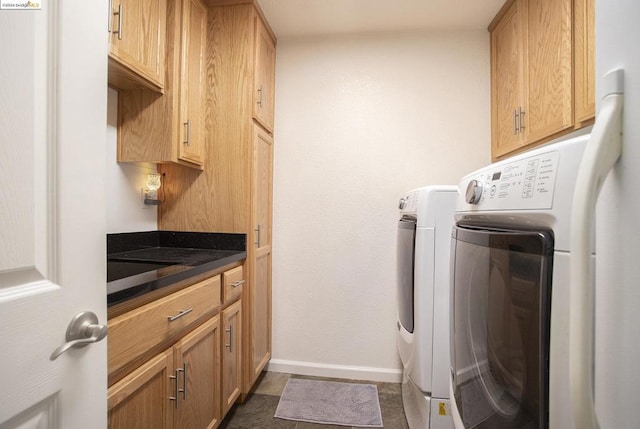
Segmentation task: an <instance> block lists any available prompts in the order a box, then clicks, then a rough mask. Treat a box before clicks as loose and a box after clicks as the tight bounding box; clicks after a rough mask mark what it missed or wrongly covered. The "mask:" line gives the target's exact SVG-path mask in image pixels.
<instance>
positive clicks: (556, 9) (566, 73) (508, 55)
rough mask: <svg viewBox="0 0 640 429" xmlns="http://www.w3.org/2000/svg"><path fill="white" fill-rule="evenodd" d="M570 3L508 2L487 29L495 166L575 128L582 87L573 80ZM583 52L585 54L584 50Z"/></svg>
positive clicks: (543, 0) (553, 0) (548, 0)
mask: <svg viewBox="0 0 640 429" xmlns="http://www.w3.org/2000/svg"><path fill="white" fill-rule="evenodd" d="M583 1H586V0H583ZM573 3H574V2H573V1H572V0H509V1H507V3H505V5H504V6H503V8H502V9H501V11H500V12H499V13H498V16H497V17H496V18H495V19H494V21H493V22H492V23H491V25H490V27H489V30H490V32H491V85H492V90H491V99H492V100H491V105H492V145H491V149H492V157H493V159H494V160H496V159H499V158H502V157H504V156H507V155H510V154H512V153H514V152H518V151H522V150H525V149H528V148H530V147H533V146H534V145H536V144H540V143H544V142H546V141H549V140H551V139H553V138H555V137H558V136H560V135H562V134H563V133H566V132H568V131H571V130H573V129H574V127H575V126H576V125H578V126H579V125H580V124H577V122H579V120H578V119H577V117H574V111H575V112H576V113H577V111H578V110H579V109H578V106H577V103H578V97H577V94H578V92H580V91H581V90H582V88H583V86H584V83H583V81H581V80H579V79H577V78H576V79H575V80H574V72H577V71H578V68H577V65H576V67H574V54H575V53H576V50H575V49H574V45H573V43H574V26H575V25H576V24H575V23H576V21H575V20H574V19H573V16H574V9H573V7H574V6H573ZM585 8H586V6H585ZM585 13H587V12H586V11H585ZM591 24H592V23H591ZM585 25H586V26H588V23H587V24H585ZM583 31H586V32H588V30H587V29H583ZM583 49H585V50H586V51H587V52H588V49H589V48H588V47H586V46H585V47H584V48H583ZM589 61H591V62H593V56H591V58H590V59H586V60H585V65H587V63H588V62H589ZM578 87H579V88H578ZM574 89H575V90H574ZM574 92H575V94H576V96H574ZM590 96H591V95H589V94H586V95H585V96H584V97H583V98H584V99H587V98H589V97H590Z"/></svg>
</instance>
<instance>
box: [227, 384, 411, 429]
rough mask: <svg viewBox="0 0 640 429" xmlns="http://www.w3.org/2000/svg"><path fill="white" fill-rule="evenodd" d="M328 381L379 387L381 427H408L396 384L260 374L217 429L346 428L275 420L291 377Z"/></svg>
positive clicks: (392, 428) (397, 428)
mask: <svg viewBox="0 0 640 429" xmlns="http://www.w3.org/2000/svg"><path fill="white" fill-rule="evenodd" d="M290 377H293V378H307V379H313V380H330V381H341V382H351V383H369V384H375V385H376V386H377V387H378V397H379V399H380V409H381V411H382V424H383V425H384V427H385V429H408V428H409V425H408V424H407V420H406V418H405V416H404V409H403V408H402V393H401V390H400V384H398V383H379V382H370V381H358V380H342V379H340V380H338V379H330V378H320V377H307V376H302V375H291V374H281V373H277V372H263V373H262V376H261V377H260V379H259V380H258V382H257V385H256V388H255V389H254V391H253V393H252V394H251V395H250V396H249V398H248V399H247V400H246V401H245V402H244V403H243V404H236V405H235V406H234V407H233V408H232V409H231V411H229V414H227V416H226V418H225V419H224V420H223V421H222V424H221V425H220V429H271V428H283V429H314V428H316V429H345V428H346V427H345V426H335V425H322V424H316V423H306V422H295V421H291V420H283V419H276V418H275V417H273V415H274V414H275V412H276V408H277V407H278V401H279V400H280V395H281V393H282V390H283V389H284V386H285V384H287V380H288V379H289V378H290Z"/></svg>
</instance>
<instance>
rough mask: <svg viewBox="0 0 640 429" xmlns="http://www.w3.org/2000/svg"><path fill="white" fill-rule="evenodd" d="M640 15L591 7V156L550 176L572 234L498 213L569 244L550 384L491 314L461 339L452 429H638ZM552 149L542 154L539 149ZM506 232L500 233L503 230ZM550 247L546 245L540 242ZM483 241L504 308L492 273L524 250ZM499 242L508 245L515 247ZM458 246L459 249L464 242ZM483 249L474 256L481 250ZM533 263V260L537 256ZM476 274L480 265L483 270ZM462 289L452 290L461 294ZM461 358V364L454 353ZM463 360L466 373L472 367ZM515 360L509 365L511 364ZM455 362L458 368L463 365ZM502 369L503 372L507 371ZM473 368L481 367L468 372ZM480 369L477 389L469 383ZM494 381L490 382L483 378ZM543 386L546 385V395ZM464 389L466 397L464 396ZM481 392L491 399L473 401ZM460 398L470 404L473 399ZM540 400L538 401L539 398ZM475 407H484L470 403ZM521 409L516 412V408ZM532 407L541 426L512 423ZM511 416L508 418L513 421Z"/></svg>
mask: <svg viewBox="0 0 640 429" xmlns="http://www.w3.org/2000/svg"><path fill="white" fill-rule="evenodd" d="M639 19H640V2H637V1H635V0H595V58H596V72H595V76H596V112H597V113H596V120H595V124H594V125H593V129H592V130H591V134H590V137H589V139H588V142H585V149H584V155H583V157H582V160H581V162H580V166H579V168H578V170H577V173H576V175H575V176H574V177H568V178H564V179H563V178H561V177H557V178H556V179H555V181H556V185H560V186H561V188H566V187H567V186H570V187H571V191H572V192H569V193H567V192H565V191H561V195H559V193H558V189H554V191H553V192H554V194H555V196H554V210H555V206H556V204H559V205H563V206H566V205H567V202H570V204H571V206H570V215H569V216H570V220H569V225H570V226H569V227H566V228H565V227H561V228H560V230H559V235H558V234H557V233H556V232H558V230H557V229H556V228H555V221H554V220H553V219H554V218H553V214H552V213H551V212H550V213H549V216H548V220H547V221H542V222H543V224H542V225H540V222H541V219H543V218H544V216H537V215H534V216H523V215H525V212H526V210H524V211H518V212H514V213H511V214H509V213H508V212H503V216H502V218H501V221H506V223H507V224H510V223H512V221H513V220H517V219H520V223H521V225H527V226H530V227H533V229H534V230H540V228H541V226H542V227H544V226H550V227H551V229H552V230H553V231H554V236H553V238H554V241H555V242H556V244H554V246H557V241H560V242H561V243H562V242H565V244H563V245H562V247H563V248H564V247H566V242H567V241H568V243H569V245H568V247H566V248H567V249H568V250H567V251H566V252H558V251H554V252H553V259H552V264H551V265H552V266H551V271H552V274H551V276H552V286H551V302H550V307H551V319H550V326H549V376H548V378H546V377H544V376H542V377H539V378H538V379H537V380H539V383H538V384H539V385H538V386H535V384H536V383H535V382H534V381H532V377H531V376H530V375H529V373H528V372H527V368H528V366H526V365H521V367H520V368H519V369H518V365H517V363H518V362H520V363H522V362H524V361H525V360H524V359H523V356H524V355H523V353H519V354H518V353H516V352H515V348H514V347H513V345H514V344H517V343H518V342H521V343H523V347H521V350H525V349H526V348H525V347H524V342H523V338H524V336H523V333H524V330H520V331H521V333H520V336H518V335H517V331H518V328H511V331H510V332H511V333H512V336H511V338H508V337H507V336H505V335H502V338H503V340H502V342H500V341H499V340H498V338H497V337H498V335H497V334H499V333H500V332H501V330H500V329H498V327H499V326H500V323H499V322H500V321H499V320H497V318H496V317H495V311H486V312H485V313H486V314H485V317H486V319H485V326H486V329H484V332H482V331H483V330H482V329H477V328H476V329H467V332H466V333H464V332H458V331H456V332H455V333H454V338H455V341H454V342H453V348H454V351H453V356H452V379H451V388H452V396H453V397H452V409H453V414H454V422H455V425H456V428H463V427H477V428H482V427H492V426H491V425H490V424H489V423H490V421H491V420H490V419H491V418H494V417H495V416H498V417H502V418H503V419H504V420H508V421H509V424H510V425H505V426H501V427H505V428H510V427H533V428H536V427H549V428H551V429H565V428H580V429H592V428H603V429H609V428H632V427H640V426H639V424H638V421H639V419H638V398H639V397H640V383H638V382H637V380H638V379H640V367H638V365H637V362H639V361H640V341H638V335H637V332H636V331H637V327H638V326H640V311H638V308H640V287H638V279H640V263H638V260H639V257H640V244H639V243H640V228H638V226H637V225H638V222H637V217H638V213H640V202H639V201H640V200H639V199H638V198H637V197H636V195H635V194H636V191H635V189H636V187H637V183H640V121H638V118H639V117H640V51H639V50H638V49H637V47H636V46H635V45H634V44H630V43H629V42H630V41H632V40H633V41H635V40H640V27H639V26H638V20H639ZM549 148H550V147H542V148H540V149H536V153H542V152H540V151H545V150H548V149H549ZM532 154H534V152H533V151H532V152H529V153H525V154H522V155H519V156H518V158H512V159H510V160H507V161H505V162H503V163H502V164H500V165H501V166H504V167H506V165H507V164H508V163H509V162H513V161H514V160H516V159H523V158H524V157H527V156H530V155H532ZM566 158H567V157H561V158H560V164H559V166H560V168H559V170H557V173H556V174H558V175H559V172H560V171H564V170H563V169H564V167H563V161H562V160H563V159H566ZM496 166H497V164H496ZM496 166H494V167H496ZM489 171H491V170H486V171H485V172H486V173H487V174H490V173H489ZM502 171H504V170H502ZM492 178H493V176H492ZM470 180H471V178H468V179H467V181H466V182H464V181H463V184H462V186H468V182H470ZM490 190H491V187H489V188H488V189H487V188H486V187H485V188H484V189H483V192H482V195H485V196H486V195H490V193H489V194H485V192H487V191H488V192H490ZM476 193H479V191H477V190H474V187H473V186H472V187H471V190H470V195H469V196H468V198H471V199H475V198H476V197H475V196H474V195H476ZM481 198H482V197H481ZM484 204H485V203H483V202H482V201H480V203H479V204H478V207H477V210H476V211H475V213H476V220H479V221H482V222H486V221H489V223H491V218H492V217H493V216H492V215H491V213H489V211H488V210H485V209H484V208H482V206H484ZM465 207H467V208H465ZM485 207H489V206H485ZM503 208H508V207H500V208H499V209H498V210H500V209H503ZM464 211H467V212H471V211H473V210H470V209H469V206H464V205H463V206H461V210H460V213H459V214H458V215H457V218H458V219H460V220H465V219H466V220H472V216H471V215H470V214H469V213H467V214H466V215H465V214H463V213H462V212H464ZM483 211H484V213H483ZM539 214H540V215H541V214H542V213H539ZM512 215H513V216H512ZM465 216H467V217H466V218H465ZM549 223H551V225H549ZM500 225H501V226H503V224H502V222H500ZM559 225H561V224H559ZM543 236H544V234H543ZM546 237H547V238H548V235H547V236H546ZM456 240H457V243H460V244H461V246H462V247H463V249H462V252H461V253H462V254H467V255H468V256H467V258H468V259H471V258H478V257H479V256H478V255H472V253H470V252H469V251H468V250H464V247H472V246H475V245H473V244H469V245H467V244H464V241H463V240H458V239H457V238H456ZM545 240H546V239H543V238H540V241H542V242H544V241H545ZM467 241H469V240H467ZM488 242H490V243H491V244H493V245H494V247H497V249H498V250H493V251H491V250H490V249H492V248H493V247H492V246H487V245H486V244H485V245H484V247H485V249H484V252H485V256H484V259H485V262H486V261H487V260H491V261H495V262H492V264H493V265H490V264H487V263H484V264H481V265H482V266H483V267H484V268H483V269H484V270H485V271H484V272H480V271H477V269H476V268H472V269H474V270H476V272H475V274H474V276H476V277H477V276H479V275H480V276H484V277H486V276H489V277H492V278H493V279H494V281H493V282H491V281H489V282H486V283H485V286H484V289H485V290H486V291H488V290H492V291H493V292H494V293H493V296H492V298H491V301H493V302H498V301H502V302H505V300H504V297H505V296H506V294H505V295H503V297H502V299H500V297H499V293H504V291H505V288H500V287H499V286H496V284H499V283H501V282H502V283H505V282H503V279H501V278H500V276H499V275H497V274H492V273H496V272H497V271H498V270H499V267H500V264H503V265H502V266H503V267H504V266H505V265H504V264H505V263H504V259H505V258H506V259H507V260H508V259H509V255H510V254H516V253H518V252H520V253H523V252H521V250H522V247H520V251H519V250H518V249H516V248H509V247H507V248H502V250H499V249H500V245H499V244H498V242H499V240H498V239H495V238H494V239H491V240H488V241H487V240H485V243H488ZM503 242H505V243H509V239H505V240H503ZM507 246H509V245H508V244H507ZM455 247H456V249H457V248H458V246H457V245H456V246H455ZM480 247H482V246H480ZM480 247H478V250H477V253H481V252H480V250H479V249H480ZM487 249H489V250H487ZM487 252H488V254H487ZM534 253H535V252H534ZM524 254H526V253H524ZM563 254H564V255H565V256H564V257H563V256H562V255H563ZM557 256H560V257H557ZM461 258H462V255H459V254H458V253H457V250H456V253H455V256H453V259H454V260H457V261H462V262H463V264H464V265H466V266H467V267H474V264H469V262H468V261H467V262H464V261H463V259H461ZM480 258H482V256H480ZM500 259H502V260H503V262H500ZM516 259H517V258H516ZM521 259H522V258H521ZM529 259H533V260H535V259H536V257H533V258H529ZM537 259H538V261H537V262H535V263H534V265H536V266H537V267H538V269H539V273H540V275H541V278H544V277H545V276H547V275H548V271H545V270H548V268H549V255H548V254H545V255H538V256H537ZM545 261H546V262H545ZM456 264H457V262H456ZM476 266H478V267H480V265H478V264H476ZM506 266H507V267H509V265H506ZM470 269H471V268H470ZM514 273H516V272H515V271H514ZM458 274H459V275H461V276H462V275H463V274H464V273H463V271H462V270H461V269H459V267H458V266H457V265H456V267H455V268H454V274H453V276H452V277H453V281H454V282H461V283H464V280H463V278H462V277H460V278H458V279H455V277H456V275H458ZM516 277H517V276H516ZM507 283H511V284H512V285H514V286H516V287H514V288H513V290H514V291H515V292H514V293H515V294H516V295H517V294H520V295H521V296H520V297H518V298H517V299H516V300H515V301H514V303H515V302H517V303H518V305H514V306H513V309H512V310H511V311H504V312H502V314H503V315H504V318H506V319H507V320H508V319H511V320H512V321H513V319H516V320H518V322H517V323H516V325H517V324H521V325H522V323H523V321H525V320H526V319H527V317H529V318H530V317H531V315H530V314H529V315H528V314H527V313H526V312H523V311H522V307H523V306H522V305H521V304H522V303H523V302H525V301H526V293H524V294H523V292H525V291H526V290H527V287H526V286H525V282H522V281H519V286H517V283H518V282H517V281H511V282H507ZM537 283H542V281H541V280H540V281H538V282H537ZM455 289H456V286H454V294H455V293H456V292H455ZM463 295H464V293H462V294H460V298H461V299H462V298H463ZM480 295H484V296H485V297H486V299H485V301H484V304H485V305H484V306H485V308H488V306H489V304H488V303H489V301H490V298H489V297H490V294H489V293H485V294H482V293H481V294H480ZM523 298H525V299H523ZM463 302H464V301H461V302H457V301H455V299H454V304H453V305H454V310H453V317H452V322H453V324H454V325H456V324H457V325H458V326H460V327H462V326H463V324H464V322H463V321H462V320H458V316H461V314H463V312H464V311H468V309H469V308H470V307H471V306H469V305H467V306H466V308H465V305H464V304H463ZM476 307H477V306H476ZM493 307H494V308H495V305H494V306H493ZM456 308H457V309H456ZM475 315H476V316H475V317H481V316H482V313H481V312H477V311H476V312H475ZM502 323H503V325H502V326H503V328H502V333H503V334H504V333H505V332H509V330H508V329H507V328H505V327H504V326H505V325H506V326H509V325H511V324H508V325H507V324H505V323H504V321H503V322H502ZM467 324H468V325H473V324H474V323H473V322H470V323H467ZM483 333H484V334H485V335H486V339H485V340H484V342H485V347H476V348H475V350H476V352H475V354H474V352H473V351H471V350H470V349H469V348H468V347H467V348H466V350H465V348H464V347H463V346H462V344H461V343H462V342H463V341H465V339H464V338H465V336H466V337H467V339H469V338H474V339H479V338H480V336H481V335H482V334H483ZM527 335H531V333H528V334H527ZM507 339H508V340H507ZM544 345H545V343H544V341H543V342H541V348H544ZM529 348H531V346H529ZM459 354H461V355H463V356H458V355H459ZM483 354H484V357H483V356H482V355H483ZM465 355H466V359H467V363H471V364H470V365H466V366H465V363H464V362H463V358H464V357H465ZM509 355H510V356H511V359H508V357H509ZM499 356H502V358H500V357H499ZM542 357H544V356H542ZM539 358H540V356H539ZM500 359H501V360H500ZM456 360H459V361H460V362H458V363H457V364H456ZM473 362H477V363H473ZM502 362H504V363H505V364H501V363H502ZM540 362H544V361H543V360H542V361H540ZM507 363H508V365H507ZM474 366H475V367H476V369H475V370H473V369H472V367H474ZM531 366H535V365H534V364H530V365H529V367H531ZM474 371H475V373H476V376H475V379H476V381H475V382H474V381H471V380H472V379H473V378H474V376H473V373H474ZM478 374H480V375H478ZM488 374H492V375H493V377H488V376H487V375H488ZM518 379H519V381H518ZM465 382H467V384H466V386H465ZM545 382H546V383H547V388H548V396H547V398H546V399H545V397H544V384H545ZM532 385H533V390H538V392H542V395H540V393H538V395H535V394H533V393H532V390H531V387H527V388H525V387H524V386H532ZM463 386H465V387H463ZM463 390H466V393H464V394H463ZM474 390H475V392H474ZM500 391H502V393H500ZM478 395H481V396H484V397H485V398H486V399H478ZM464 396H467V399H466V400H465V399H464ZM535 396H537V397H538V399H537V400H536V399H535ZM545 401H546V403H545ZM478 403H480V404H482V405H480V406H477V405H474V404H478ZM517 404H520V406H518V405H517ZM543 407H546V408H547V413H546V416H545V413H544V412H542V411H541V410H542V408H543ZM516 408H518V409H519V412H516ZM526 411H528V414H529V421H530V422H532V421H534V420H532V419H531V417H533V418H534V419H535V418H536V417H535V415H536V414H537V415H538V417H537V420H538V421H534V422H532V423H531V424H530V425H529V426H519V425H518V424H517V423H514V422H515V421H516V419H522V418H523V415H525V414H527V413H526ZM509 415H511V416H512V417H511V418H507V416H509ZM525 418H526V417H525ZM545 418H546V419H547V420H546V421H545ZM521 421H522V420H521Z"/></svg>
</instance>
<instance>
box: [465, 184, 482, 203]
mask: <svg viewBox="0 0 640 429" xmlns="http://www.w3.org/2000/svg"><path fill="white" fill-rule="evenodd" d="M480 197H482V182H481V181H479V180H475V179H474V180H472V181H470V182H469V184H468V185H467V192H466V193H465V198H464V199H465V200H466V201H467V202H468V203H469V204H478V203H479V202H480Z"/></svg>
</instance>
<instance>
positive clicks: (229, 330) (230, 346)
mask: <svg viewBox="0 0 640 429" xmlns="http://www.w3.org/2000/svg"><path fill="white" fill-rule="evenodd" d="M225 332H228V333H229V344H225V345H224V346H225V347H226V348H228V349H229V353H231V352H232V351H233V350H232V349H233V325H229V328H228V329H225Z"/></svg>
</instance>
